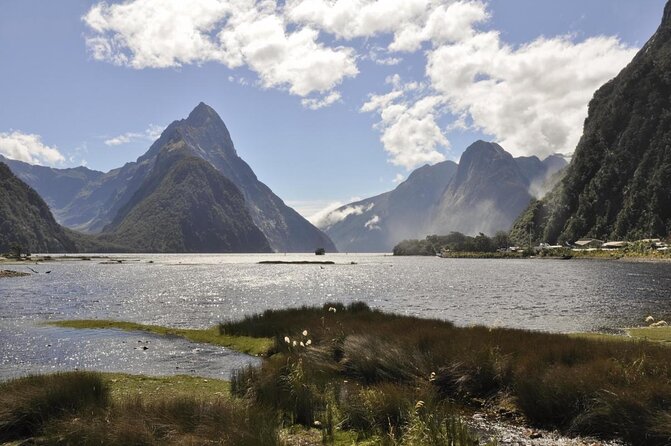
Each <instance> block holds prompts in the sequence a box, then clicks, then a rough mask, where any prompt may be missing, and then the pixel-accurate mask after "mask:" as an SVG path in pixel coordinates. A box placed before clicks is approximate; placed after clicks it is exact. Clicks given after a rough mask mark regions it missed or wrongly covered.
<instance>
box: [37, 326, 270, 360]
mask: <svg viewBox="0 0 671 446" xmlns="http://www.w3.org/2000/svg"><path fill="white" fill-rule="evenodd" d="M49 324H50V325H54V326H57V327H63V328H76V329H116V330H124V331H144V332H147V333H152V334H156V335H160V336H178V337H180V338H184V339H188V340H189V341H192V342H201V343H206V344H213V345H219V346H222V347H226V348H230V349H231V350H236V351H239V352H242V353H247V354H249V355H256V356H263V355H266V354H267V353H268V352H269V350H270V349H271V347H272V346H273V341H272V339H267V338H263V337H258V336H257V337H251V336H244V335H226V334H222V333H221V332H220V330H219V328H218V327H212V328H208V329H200V330H199V329H188V328H169V327H163V326H160V325H146V324H137V323H134V322H123V321H110V320H98V319H87V320H68V321H55V322H50V323H49Z"/></svg>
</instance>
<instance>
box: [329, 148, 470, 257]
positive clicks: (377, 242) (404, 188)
mask: <svg viewBox="0 0 671 446" xmlns="http://www.w3.org/2000/svg"><path fill="white" fill-rule="evenodd" d="M456 170H457V165H456V164H455V163H454V162H452V161H445V162H442V163H438V164H435V165H433V166H424V167H421V168H419V169H417V170H415V171H414V172H412V173H411V174H410V176H409V177H408V179H407V180H405V181H404V182H403V183H401V184H399V185H398V187H397V188H396V189H394V190H393V191H390V192H387V193H384V194H381V195H378V196H376V197H372V198H368V199H366V200H362V201H359V202H356V203H350V204H348V205H346V206H343V207H341V208H339V209H337V210H335V211H334V212H332V213H331V214H330V215H329V216H327V218H326V220H325V221H324V223H323V224H324V228H325V231H326V233H327V234H328V235H329V236H330V237H331V238H332V239H333V241H334V242H335V243H336V246H337V247H338V249H339V250H340V251H343V252H391V250H392V249H393V247H394V245H395V244H396V243H398V242H399V241H400V240H404V239H408V238H417V237H422V238H423V237H424V236H425V235H426V231H427V229H428V227H429V224H430V222H431V221H430V218H431V214H432V212H433V208H434V206H435V204H436V202H437V200H438V199H439V198H440V196H441V195H442V193H443V191H444V189H445V187H447V185H448V183H449V182H450V180H451V179H452V176H453V175H454V173H455V172H456Z"/></svg>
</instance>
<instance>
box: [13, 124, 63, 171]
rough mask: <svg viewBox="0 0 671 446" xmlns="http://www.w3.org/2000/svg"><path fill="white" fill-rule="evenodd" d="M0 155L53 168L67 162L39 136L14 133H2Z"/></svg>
mask: <svg viewBox="0 0 671 446" xmlns="http://www.w3.org/2000/svg"><path fill="white" fill-rule="evenodd" d="M0 154H2V155H4V156H6V157H7V158H11V159H15V160H19V161H24V162H26V163H30V164H42V165H47V166H53V165H57V164H60V163H63V162H64V161H65V157H64V156H63V155H62V154H61V152H59V150H58V149H57V148H56V147H52V146H48V145H46V144H44V143H43V142H42V138H41V137H40V136H39V135H34V134H28V133H22V132H19V131H12V132H9V133H2V132H0Z"/></svg>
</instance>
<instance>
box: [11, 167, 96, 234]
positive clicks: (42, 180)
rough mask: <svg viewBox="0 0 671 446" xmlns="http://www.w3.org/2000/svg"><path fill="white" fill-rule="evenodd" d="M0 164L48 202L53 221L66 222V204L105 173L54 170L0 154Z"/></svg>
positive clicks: (81, 170) (88, 170) (83, 170)
mask: <svg viewBox="0 0 671 446" xmlns="http://www.w3.org/2000/svg"><path fill="white" fill-rule="evenodd" d="M0 162H4V163H5V164H7V166H9V168H10V169H11V170H12V172H13V173H14V175H16V176H17V177H19V178H20V179H21V181H23V182H25V183H27V184H28V185H30V187H32V188H33V189H35V191H36V192H37V193H38V194H40V196H41V197H42V198H43V199H44V201H46V202H47V204H48V205H49V208H50V209H51V211H52V212H53V214H54V216H55V217H56V220H58V221H61V220H63V219H64V220H67V219H68V213H67V207H68V205H69V204H70V203H71V202H72V201H73V200H74V199H75V197H77V196H78V195H79V194H80V193H81V192H82V191H83V190H84V189H86V188H87V187H88V186H89V185H90V184H91V183H95V182H97V181H99V180H100V179H101V178H102V177H103V176H104V175H105V174H104V173H103V172H98V171H96V170H91V169H87V168H86V167H83V166H82V167H76V168H74V169H55V168H51V167H45V166H35V165H32V164H28V163H24V162H22V161H17V160H13V159H9V158H5V157H3V156H2V155H0Z"/></svg>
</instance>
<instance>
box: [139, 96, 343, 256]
mask: <svg viewBox="0 0 671 446" xmlns="http://www.w3.org/2000/svg"><path fill="white" fill-rule="evenodd" d="M176 133H178V134H179V135H181V138H182V139H183V140H184V143H185V149H186V150H188V151H189V152H190V153H191V154H193V155H194V156H197V157H199V158H202V159H204V160H206V161H209V162H210V163H211V164H212V165H213V166H214V167H215V168H216V169H217V170H218V171H219V172H221V173H222V174H223V175H224V176H225V177H226V178H228V179H230V180H231V181H232V182H233V183H234V184H235V185H236V186H237V187H238V189H240V191H241V192H242V194H243V195H244V196H245V201H246V202H247V206H248V209H249V212H250V214H251V216H252V219H253V220H254V223H255V224H256V226H258V227H259V229H261V231H262V232H263V233H264V234H265V236H266V238H267V239H268V241H269V242H270V245H271V247H272V248H273V249H274V250H275V251H278V252H285V251H288V252H310V251H314V250H315V249H316V248H320V247H322V248H325V249H326V251H328V252H333V251H335V246H334V245H333V242H331V240H330V239H329V238H328V236H327V235H326V234H324V233H323V232H321V231H320V230H319V229H317V228H315V227H314V226H313V225H312V224H311V223H310V222H308V221H307V220H306V219H305V218H303V217H302V216H301V215H299V214H298V213H297V212H296V211H295V210H293V209H292V208H290V207H288V206H287V205H285V204H284V202H283V201H282V200H281V199H280V198H279V197H278V196H277V195H275V194H274V193H273V192H272V190H270V188H268V186H266V185H265V184H263V183H262V182H260V181H259V180H258V179H257V178H256V175H255V174H254V172H253V171H252V169H251V168H250V167H249V165H248V164H247V163H246V162H245V161H244V160H242V158H240V157H239V156H238V154H237V152H236V151H235V147H234V145H233V141H232V140H231V136H230V134H229V132H228V129H227V128H226V125H225V124H224V122H223V121H222V120H221V118H220V117H219V115H218V114H217V113H216V112H215V111H214V110H213V109H212V108H211V107H209V106H208V105H206V104H203V103H200V104H199V105H198V106H197V107H196V108H195V109H194V110H193V111H192V112H191V114H190V115H189V117H188V118H187V119H183V120H181V121H175V122H173V123H172V124H170V126H168V128H167V129H166V130H165V131H164V132H163V134H162V135H161V137H160V138H159V139H158V140H157V141H156V142H155V143H154V144H153V145H152V146H151V148H150V149H149V151H148V152H147V153H146V154H145V155H144V156H142V157H141V158H139V159H138V162H139V163H143V162H146V161H147V160H151V159H152V158H154V157H155V156H156V154H157V153H158V152H159V151H160V150H161V149H162V148H163V146H164V145H165V144H166V143H167V142H168V141H170V140H171V139H172V138H174V135H175V134H176Z"/></svg>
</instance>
